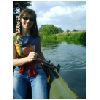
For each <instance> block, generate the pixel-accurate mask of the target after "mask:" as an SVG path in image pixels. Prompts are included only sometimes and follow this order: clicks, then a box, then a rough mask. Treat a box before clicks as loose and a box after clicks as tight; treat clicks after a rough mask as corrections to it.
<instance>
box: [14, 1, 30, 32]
mask: <svg viewBox="0 0 100 100" xmlns="http://www.w3.org/2000/svg"><path fill="white" fill-rule="evenodd" d="M28 6H31V1H13V32H15V31H16V16H17V15H18V14H19V12H21V11H22V10H23V9H25V8H27V7H28Z"/></svg>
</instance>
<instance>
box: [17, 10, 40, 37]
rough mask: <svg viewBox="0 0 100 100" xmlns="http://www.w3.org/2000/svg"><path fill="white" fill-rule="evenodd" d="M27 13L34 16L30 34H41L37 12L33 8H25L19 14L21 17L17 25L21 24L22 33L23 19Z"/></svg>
mask: <svg viewBox="0 0 100 100" xmlns="http://www.w3.org/2000/svg"><path fill="white" fill-rule="evenodd" d="M25 14H28V15H30V16H32V18H33V25H32V27H31V29H30V35H32V36H39V34H38V27H37V22H36V14H35V11H34V10H32V9H24V10H22V11H21V13H20V15H19V18H17V25H16V26H18V25H19V24H20V25H19V30H20V33H22V24H21V19H22V17H23V16H24V15H25ZM18 21H19V22H18Z"/></svg>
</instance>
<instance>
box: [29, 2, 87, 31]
mask: <svg viewBox="0 0 100 100" xmlns="http://www.w3.org/2000/svg"><path fill="white" fill-rule="evenodd" d="M29 8H31V9H33V10H35V11H36V14H37V23H38V27H39V28H40V27H41V25H45V24H53V25H55V26H57V27H60V28H62V29H63V30H64V31H66V30H73V29H78V30H86V1H32V6H31V7H29Z"/></svg>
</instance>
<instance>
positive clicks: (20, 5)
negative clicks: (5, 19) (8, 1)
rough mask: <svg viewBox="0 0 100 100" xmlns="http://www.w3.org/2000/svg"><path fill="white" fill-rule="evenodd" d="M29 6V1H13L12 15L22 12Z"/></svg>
mask: <svg viewBox="0 0 100 100" xmlns="http://www.w3.org/2000/svg"><path fill="white" fill-rule="evenodd" d="M28 6H31V1H13V13H15V14H16V13H17V10H19V11H22V9H25V8H27V7H28Z"/></svg>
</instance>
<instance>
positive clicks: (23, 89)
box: [13, 9, 48, 99]
mask: <svg viewBox="0 0 100 100" xmlns="http://www.w3.org/2000/svg"><path fill="white" fill-rule="evenodd" d="M19 19H20V23H18V25H19V26H20V27H19V28H20V32H16V33H13V34H14V43H13V66H14V75H13V89H14V90H13V91H14V93H13V94H14V98H16V99H18V98H21V99H25V98H26V96H27V93H28V90H31V91H32V99H47V97H48V94H47V77H46V74H45V72H44V71H43V68H42V66H41V64H40V63H39V62H38V59H43V56H42V53H41V44H40V37H39V33H38V27H37V22H36V14H35V11H33V10H32V9H24V10H23V11H22V12H21V13H20V15H19ZM16 28H18V26H17V27H16Z"/></svg>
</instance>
